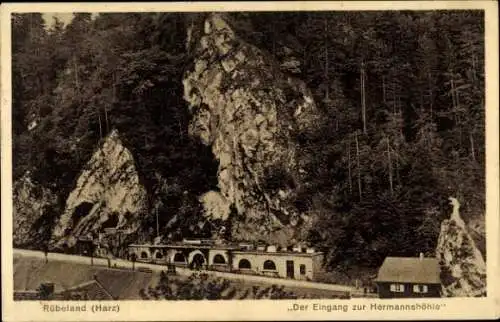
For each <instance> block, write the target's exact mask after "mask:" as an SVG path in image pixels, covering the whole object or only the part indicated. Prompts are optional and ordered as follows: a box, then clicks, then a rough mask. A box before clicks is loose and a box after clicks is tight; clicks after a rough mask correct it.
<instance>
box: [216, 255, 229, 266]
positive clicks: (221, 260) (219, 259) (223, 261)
mask: <svg viewBox="0 0 500 322" xmlns="http://www.w3.org/2000/svg"><path fill="white" fill-rule="evenodd" d="M214 264H226V259H225V258H224V256H222V255H221V254H217V255H215V256H214Z"/></svg>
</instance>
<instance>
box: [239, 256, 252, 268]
mask: <svg viewBox="0 0 500 322" xmlns="http://www.w3.org/2000/svg"><path fill="white" fill-rule="evenodd" d="M238 268H243V269H250V268H252V265H251V264H250V261H249V260H248V259H245V258H243V259H241V260H240V262H239V263H238Z"/></svg>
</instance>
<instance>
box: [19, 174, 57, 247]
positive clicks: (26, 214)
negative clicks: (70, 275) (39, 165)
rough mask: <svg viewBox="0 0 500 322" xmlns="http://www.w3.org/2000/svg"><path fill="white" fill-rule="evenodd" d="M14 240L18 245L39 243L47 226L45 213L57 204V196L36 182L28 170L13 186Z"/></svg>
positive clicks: (28, 245)
mask: <svg viewBox="0 0 500 322" xmlns="http://www.w3.org/2000/svg"><path fill="white" fill-rule="evenodd" d="M13 194H14V196H13V197H14V198H13V206H14V209H13V210H14V214H13V227H12V229H13V232H14V234H13V242H14V245H15V246H16V247H17V246H21V247H24V246H27V247H30V246H32V245H36V244H38V242H39V241H40V238H41V235H42V234H43V233H44V231H45V229H46V228H47V226H48V227H49V228H48V229H49V232H48V233H50V225H49V224H48V223H47V222H45V221H44V215H47V212H49V211H50V207H51V206H53V205H54V204H55V201H56V196H55V195H54V194H53V193H52V192H51V191H50V190H49V189H46V188H44V187H42V186H40V185H38V184H35V183H34V182H33V181H32V180H31V177H30V173H29V172H26V173H25V174H24V176H23V177H21V178H20V179H19V180H18V181H17V182H15V184H14V186H13Z"/></svg>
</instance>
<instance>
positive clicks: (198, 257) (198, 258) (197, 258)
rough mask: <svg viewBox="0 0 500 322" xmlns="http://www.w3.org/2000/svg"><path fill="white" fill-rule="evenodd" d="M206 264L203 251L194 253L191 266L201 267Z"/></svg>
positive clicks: (194, 267)
mask: <svg viewBox="0 0 500 322" xmlns="http://www.w3.org/2000/svg"><path fill="white" fill-rule="evenodd" d="M204 264H205V256H203V255H202V254H201V253H197V254H194V256H193V260H192V261H191V268H193V269H200V268H202V267H203V265H204Z"/></svg>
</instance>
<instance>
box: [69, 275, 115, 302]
mask: <svg viewBox="0 0 500 322" xmlns="http://www.w3.org/2000/svg"><path fill="white" fill-rule="evenodd" d="M73 292H77V293H83V294H86V295H87V297H88V299H89V300H113V299H114V298H113V296H112V295H111V294H110V293H109V291H108V290H107V289H106V288H105V287H104V286H103V285H102V284H101V283H99V282H98V281H97V280H92V281H89V282H85V283H82V284H80V285H76V286H73V287H71V288H69V289H67V290H65V291H63V292H62V293H73Z"/></svg>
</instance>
